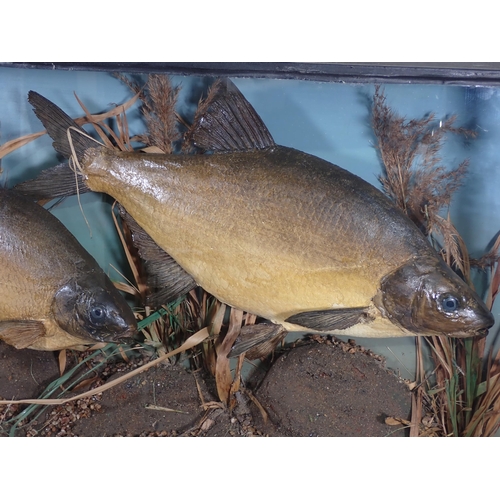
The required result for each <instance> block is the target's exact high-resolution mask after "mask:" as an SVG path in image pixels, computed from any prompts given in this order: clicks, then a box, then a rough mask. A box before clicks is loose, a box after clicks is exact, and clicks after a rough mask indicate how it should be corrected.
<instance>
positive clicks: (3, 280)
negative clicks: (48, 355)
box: [0, 189, 137, 351]
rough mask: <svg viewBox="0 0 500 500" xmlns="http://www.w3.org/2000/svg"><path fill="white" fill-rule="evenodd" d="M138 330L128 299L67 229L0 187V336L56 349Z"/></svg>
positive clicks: (16, 344)
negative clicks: (126, 299)
mask: <svg viewBox="0 0 500 500" xmlns="http://www.w3.org/2000/svg"><path fill="white" fill-rule="evenodd" d="M136 332H137V324H136V320H135V317H134V315H133V313H132V310H131V309H130V307H129V306H128V304H127V303H126V301H125V299H124V298H123V297H122V296H121V295H120V293H119V292H118V290H117V289H116V288H115V286H113V284H112V283H111V281H110V280H109V278H108V277H107V276H106V275H105V274H104V272H103V271H102V269H101V268H100V267H99V265H98V264H97V262H96V261H95V260H94V258H93V257H92V256H91V255H89V253H88V252H87V251H86V250H85V249H84V248H83V247H82V246H81V245H80V244H79V243H78V241H77V240H76V238H75V237H74V236H73V235H72V234H71V233H70V232H69V231H68V230H67V229H66V228H65V227H64V225H63V224H62V223H61V222H60V221H59V220H58V219H56V217H54V216H53V215H52V214H50V213H49V212H47V210H45V209H44V208H43V207H41V206H40V205H38V204H36V203H35V202H33V201H31V200H29V199H27V198H26V197H24V196H22V195H20V194H18V193H16V192H14V191H11V190H8V189H0V339H2V340H4V341H5V342H7V343H8V344H11V345H13V346H14V347H17V348H18V349H21V348H26V347H27V348H30V349H39V350H44V351H53V350H57V349H64V348H67V347H77V346H82V345H85V344H95V343H97V342H100V341H104V342H113V341H117V340H119V339H121V338H123V337H129V336H131V335H133V334H134V333H136Z"/></svg>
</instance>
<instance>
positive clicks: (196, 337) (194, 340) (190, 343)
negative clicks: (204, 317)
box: [0, 328, 208, 406]
mask: <svg viewBox="0 0 500 500" xmlns="http://www.w3.org/2000/svg"><path fill="white" fill-rule="evenodd" d="M207 337H208V329H207V328H203V329H202V330H200V331H198V332H196V333H195V334H193V335H191V337H189V338H188V339H187V340H186V341H185V342H184V344H182V345H181V346H180V347H179V348H177V349H175V350H173V351H171V352H168V353H166V354H163V355H162V356H160V357H158V358H156V359H154V360H153V361H149V362H148V363H146V364H145V365H143V366H140V367H139V368H136V369H135V370H132V371H131V372H129V373H126V374H125V375H122V376H121V377H119V378H117V379H115V380H113V381H111V382H108V383H106V384H104V385H101V386H100V387H97V388H96V389H92V390H91V391H87V392H84V393H82V394H79V395H77V396H73V397H72V398H66V399H21V400H19V401H0V405H6V404H37V405H47V406H51V405H61V404H65V403H69V402H71V401H76V400H77V399H82V398H88V397H90V396H94V395H95V394H99V393H101V392H104V391H106V390H108V389H111V388H112V387H115V386H117V385H119V384H121V383H122V382H125V380H128V379H130V378H132V377H135V376H136V375H138V374H139V373H142V372H144V371H146V370H149V368H152V367H153V366H156V365H158V364H160V363H163V362H164V361H166V360H167V359H169V358H171V357H172V356H176V355H177V354H180V353H181V352H184V351H187V350H188V349H192V348H193V347H194V346H196V345H198V344H199V343H200V342H203V341H204V340H205V339H206V338H207Z"/></svg>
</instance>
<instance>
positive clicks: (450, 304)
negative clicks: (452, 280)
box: [441, 295, 458, 312]
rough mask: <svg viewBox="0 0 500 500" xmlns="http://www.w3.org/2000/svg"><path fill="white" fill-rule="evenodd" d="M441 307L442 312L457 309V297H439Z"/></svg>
mask: <svg viewBox="0 0 500 500" xmlns="http://www.w3.org/2000/svg"><path fill="white" fill-rule="evenodd" d="M441 307H442V308H443V311H444V312H455V311H456V310H457V309H458V299H457V298H456V297H453V295H445V296H444V297H442V298H441Z"/></svg>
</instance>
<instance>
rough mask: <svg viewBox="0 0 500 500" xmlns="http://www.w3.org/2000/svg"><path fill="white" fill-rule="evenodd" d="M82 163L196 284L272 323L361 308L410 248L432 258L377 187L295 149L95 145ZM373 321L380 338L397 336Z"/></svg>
mask: <svg viewBox="0 0 500 500" xmlns="http://www.w3.org/2000/svg"><path fill="white" fill-rule="evenodd" d="M80 165H81V168H82V171H83V174H84V176H85V179H86V180H85V182H86V184H87V185H88V187H89V188H90V189H91V190H93V191H98V192H106V193H107V194H109V195H110V196H112V197H113V198H115V199H116V200H118V201H119V202H120V203H121V204H122V205H123V206H124V207H125V208H126V209H127V211H128V212H129V214H130V215H131V216H132V217H133V218H134V219H135V220H136V221H137V223H138V224H139V225H140V226H141V227H142V228H143V229H144V230H145V231H146V232H147V233H148V234H149V235H150V236H151V237H152V238H153V240H155V241H156V243H157V244H158V245H159V246H160V247H161V248H163V249H164V250H165V251H167V252H168V253H169V254H170V255H171V256H172V257H173V258H174V259H175V260H176V261H177V262H178V263H179V264H180V265H181V267H182V268H184V269H185V270H186V271H187V272H188V273H189V274H190V275H191V276H193V277H194V279H195V280H196V282H197V283H198V284H200V285H201V286H202V287H203V288H204V289H206V290H207V291H208V292H210V293H212V294H213V295H215V296H216V297H217V298H219V299H220V300H221V301H222V302H225V303H227V304H230V305H232V306H234V307H237V308H239V309H243V310H246V311H250V312H252V313H254V314H257V315H259V316H262V317H264V318H268V319H271V320H273V321H276V322H280V323H283V322H284V321H285V319H286V318H288V317H289V316H291V315H292V314H295V313H297V312H301V311H308V310H315V309H329V308H348V307H361V306H364V305H366V304H369V303H370V302H371V300H372V298H373V297H374V296H375V295H376V293H377V288H378V286H379V283H380V280H381V278H382V277H383V276H385V275H386V274H388V273H389V272H390V271H391V270H393V269H395V268H397V267H399V266H400V265H402V264H404V263H405V262H406V261H408V260H409V259H411V258H412V257H413V256H414V255H415V253H416V252H417V251H420V252H423V253H426V254H429V253H431V252H430V248H429V247H428V245H427V243H426V242H425V241H424V240H423V238H422V237H421V235H420V233H419V232H418V230H417V228H416V227H414V226H413V225H411V224H407V223H406V220H405V219H403V217H402V216H400V215H399V213H398V212H397V211H396V210H395V209H394V208H393V206H392V205H390V203H389V202H388V201H387V200H386V198H385V197H384V196H383V195H382V194H381V193H380V192H379V191H378V190H376V189H375V188H372V189H369V190H368V191H369V192H367V189H366V187H367V186H363V187H364V188H365V189H364V190H359V186H358V184H361V182H360V179H358V178H356V177H354V176H352V175H350V174H348V173H347V172H346V171H344V170H342V169H340V168H338V167H336V166H333V165H331V164H330V163H328V162H326V161H323V160H320V159H319V158H316V157H313V156H310V155H307V154H305V153H301V152H300V151H296V150H293V149H289V148H284V147H279V146H277V147H275V148H273V149H272V150H268V151H259V152H252V153H229V154H226V153H220V154H213V155H197V156H187V155H186V156H180V155H179V156H163V155H162V156H160V155H138V154H135V153H116V152H113V151H109V150H98V149H95V150H90V151H88V152H87V155H86V158H85V160H84V161H83V162H80ZM337 200H345V201H344V202H340V203H338V202H337ZM395 215H396V217H395ZM387 217H391V220H390V224H386V223H384V222H385V221H384V218H387ZM394 219H396V220H394ZM397 222H400V224H399V226H398V224H397ZM396 233H402V234H401V235H400V236H401V237H398V238H395V234H396ZM387 241H394V243H395V244H394V245H393V246H391V247H389V246H388V245H387ZM379 319H380V322H381V323H383V324H384V326H383V328H385V329H386V334H387V335H388V336H392V335H403V334H405V332H403V331H402V330H401V328H399V327H397V326H396V328H394V326H395V325H394V324H393V323H391V322H389V321H383V320H382V317H381V316H380V318H379ZM286 326H287V328H288V329H297V328H299V327H297V326H296V325H293V326H292V325H290V324H287V325H286ZM361 326H362V325H358V326H357V329H356V330H357V331H359V330H360V329H361V330H364V331H365V335H370V334H371V332H373V334H375V335H377V334H379V332H378V331H373V326H374V325H373V324H370V328H366V329H364V328H361ZM381 326H382V325H381ZM356 330H353V331H352V332H349V334H352V335H354V334H355V332H356ZM361 333H363V332H361ZM406 334H407V333H406Z"/></svg>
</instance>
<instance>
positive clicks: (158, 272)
mask: <svg viewBox="0 0 500 500" xmlns="http://www.w3.org/2000/svg"><path fill="white" fill-rule="evenodd" d="M120 214H121V216H122V218H123V220H124V221H125V223H126V224H127V226H128V227H129V229H130V232H131V233H132V240H133V243H134V246H135V247H136V248H137V250H138V252H139V255H140V257H141V259H143V261H144V268H145V271H146V275H147V285H148V288H149V290H150V294H149V295H148V297H147V299H146V300H147V304H148V305H151V306H152V307H159V306H161V305H162V304H168V303H169V302H172V301H173V300H175V299H177V298H178V297H181V296H182V295H185V294H186V293H188V292H189V291H190V290H192V289H193V288H195V287H196V281H195V280H194V279H193V278H192V276H191V275H190V274H188V273H187V272H186V271H184V269H182V267H181V266H179V264H177V262H176V261H175V260H174V259H173V258H172V257H171V256H170V255H169V254H168V253H166V252H165V251H164V250H162V249H161V248H160V247H159V246H158V245H157V244H156V243H155V241H154V240H153V239H152V238H151V237H150V236H149V235H148V234H147V233H146V231H144V229H142V227H141V226H139V224H137V222H136V221H135V220H134V219H133V218H132V217H131V216H130V214H129V213H127V211H126V210H125V209H124V208H123V207H120Z"/></svg>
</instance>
